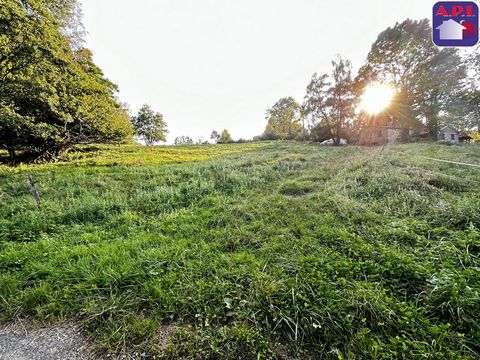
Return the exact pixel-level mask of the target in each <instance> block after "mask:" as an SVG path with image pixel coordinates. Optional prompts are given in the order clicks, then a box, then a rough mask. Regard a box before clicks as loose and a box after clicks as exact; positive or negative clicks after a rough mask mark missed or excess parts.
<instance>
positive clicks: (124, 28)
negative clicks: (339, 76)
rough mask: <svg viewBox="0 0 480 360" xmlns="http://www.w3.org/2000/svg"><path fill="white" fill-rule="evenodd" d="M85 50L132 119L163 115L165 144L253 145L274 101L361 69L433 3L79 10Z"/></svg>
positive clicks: (92, 4)
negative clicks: (347, 68)
mask: <svg viewBox="0 0 480 360" xmlns="http://www.w3.org/2000/svg"><path fill="white" fill-rule="evenodd" d="M81 3H82V5H83V13H84V24H85V28H86V30H87V36H86V46H87V47H88V48H90V49H91V50H92V51H93V53H94V61H95V62H96V63H97V65H99V66H100V67H101V68H102V70H103V71H104V73H105V75H106V76H107V77H108V78H109V79H110V80H112V81H113V82H114V83H116V84H118V85H119V88H120V93H119V98H120V99H121V100H122V101H123V102H126V103H128V104H129V107H130V110H131V114H135V113H136V112H137V111H138V109H139V108H140V107H141V106H142V105H143V104H145V103H147V104H149V105H150V106H151V107H152V108H153V109H154V110H155V111H158V112H160V113H162V114H163V115H164V118H165V120H166V122H167V124H168V128H169V134H168V142H169V143H172V142H173V140H174V138H175V137H177V136H181V135H188V136H190V137H192V138H193V139H194V140H198V139H199V138H203V140H208V139H209V137H210V134H211V132H212V130H217V131H221V130H223V129H228V130H229V131H230V133H231V134H232V137H233V138H234V139H238V138H244V139H249V138H252V137H253V136H255V135H260V134H261V133H262V132H263V130H264V128H265V125H266V120H265V111H266V109H267V108H269V107H271V106H272V105H273V104H274V103H275V102H276V101H277V100H278V99H280V98H281V97H284V96H293V97H294V98H295V99H296V100H297V101H299V102H302V100H303V96H304V94H305V88H306V86H307V84H308V82H309V80H310V78H311V76H312V74H313V73H315V72H318V73H325V72H329V71H330V68H331V66H330V62H331V60H332V59H334V58H335V56H336V55H338V54H339V55H341V56H342V57H344V58H346V59H349V60H351V61H352V64H353V68H354V70H355V71H356V70H357V69H358V68H359V67H360V66H361V65H363V64H364V62H365V59H366V56H367V54H368V52H369V50H370V47H371V45H372V43H373V42H374V41H375V39H376V38H377V35H378V34H379V33H380V32H381V31H383V30H384V29H386V28H387V27H389V26H393V25H394V24H395V23H396V22H397V21H403V20H405V19H406V18H411V19H421V18H430V17H431V12H432V7H433V4H434V0H363V1H359V0H335V1H328V0H235V1H234V0H81Z"/></svg>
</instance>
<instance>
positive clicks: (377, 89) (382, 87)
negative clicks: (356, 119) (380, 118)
mask: <svg viewBox="0 0 480 360" xmlns="http://www.w3.org/2000/svg"><path fill="white" fill-rule="evenodd" d="M394 96H395V90H394V89H393V88H392V87H391V86H389V85H386V84H381V83H375V84H370V85H368V86H367V87H366V88H365V91H364V93H363V95H362V97H361V102H360V109H361V110H363V111H365V112H367V113H370V114H378V113H380V112H382V111H383V110H385V109H386V108H387V107H388V106H389V105H390V104H391V103H392V100H393V97H394Z"/></svg>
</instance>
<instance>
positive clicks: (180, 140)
mask: <svg viewBox="0 0 480 360" xmlns="http://www.w3.org/2000/svg"><path fill="white" fill-rule="evenodd" d="M191 144H193V139H192V138H191V137H189V136H177V137H176V138H175V145H191Z"/></svg>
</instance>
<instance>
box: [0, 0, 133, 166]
mask: <svg viewBox="0 0 480 360" xmlns="http://www.w3.org/2000/svg"><path fill="white" fill-rule="evenodd" d="M74 4H75V2H73V1H67V2H61V1H54V0H52V1H46V2H42V1H38V0H25V1H18V0H5V1H4V2H3V3H2V6H1V8H0V113H1V115H0V119H1V121H2V123H1V124H0V127H1V130H2V132H1V133H0V148H4V149H7V150H8V151H9V153H10V155H11V157H12V158H13V157H14V155H15V152H16V151H27V152H32V153H35V154H36V155H38V156H43V157H46V158H49V157H53V156H56V155H57V154H58V153H60V152H61V151H62V150H64V149H65V148H68V147H69V146H70V145H71V144H76V143H89V142H102V141H122V140H124V139H127V138H129V137H130V136H131V126H130V120H129V117H128V114H127V113H126V111H125V110H124V109H123V108H122V107H121V106H120V105H119V104H118V102H117V100H116V99H115V98H114V95H113V94H114V93H115V91H116V86H115V85H114V84H112V83H111V82H110V81H108V80H107V79H105V77H104V76H103V74H102V72H101V70H100V69H99V68H98V67H97V66H96V65H95V64H94V63H93V61H92V54H91V52H90V51H89V50H87V49H83V48H74V47H73V45H72V42H73V41H74V40H73V37H72V36H73V35H72V36H67V35H66V32H67V28H68V27H69V26H70V25H69V21H70V19H72V17H71V16H73V15H71V12H72V11H73V10H72V9H73V8H74ZM56 15H58V18H57V17H56Z"/></svg>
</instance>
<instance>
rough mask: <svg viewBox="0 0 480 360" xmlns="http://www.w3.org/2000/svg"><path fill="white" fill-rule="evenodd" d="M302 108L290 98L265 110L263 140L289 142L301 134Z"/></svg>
mask: <svg viewBox="0 0 480 360" xmlns="http://www.w3.org/2000/svg"><path fill="white" fill-rule="evenodd" d="M301 119H302V107H301V106H300V104H299V103H298V102H297V101H296V100H295V99H294V98H292V97H285V98H281V99H280V100H278V101H277V102H276V103H275V104H274V105H273V106H272V107H271V108H270V109H268V110H267V126H266V128H265V131H264V133H263V138H264V139H267V140H277V139H278V140H291V139H295V138H296V137H297V136H299V135H301V134H302V125H301Z"/></svg>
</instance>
